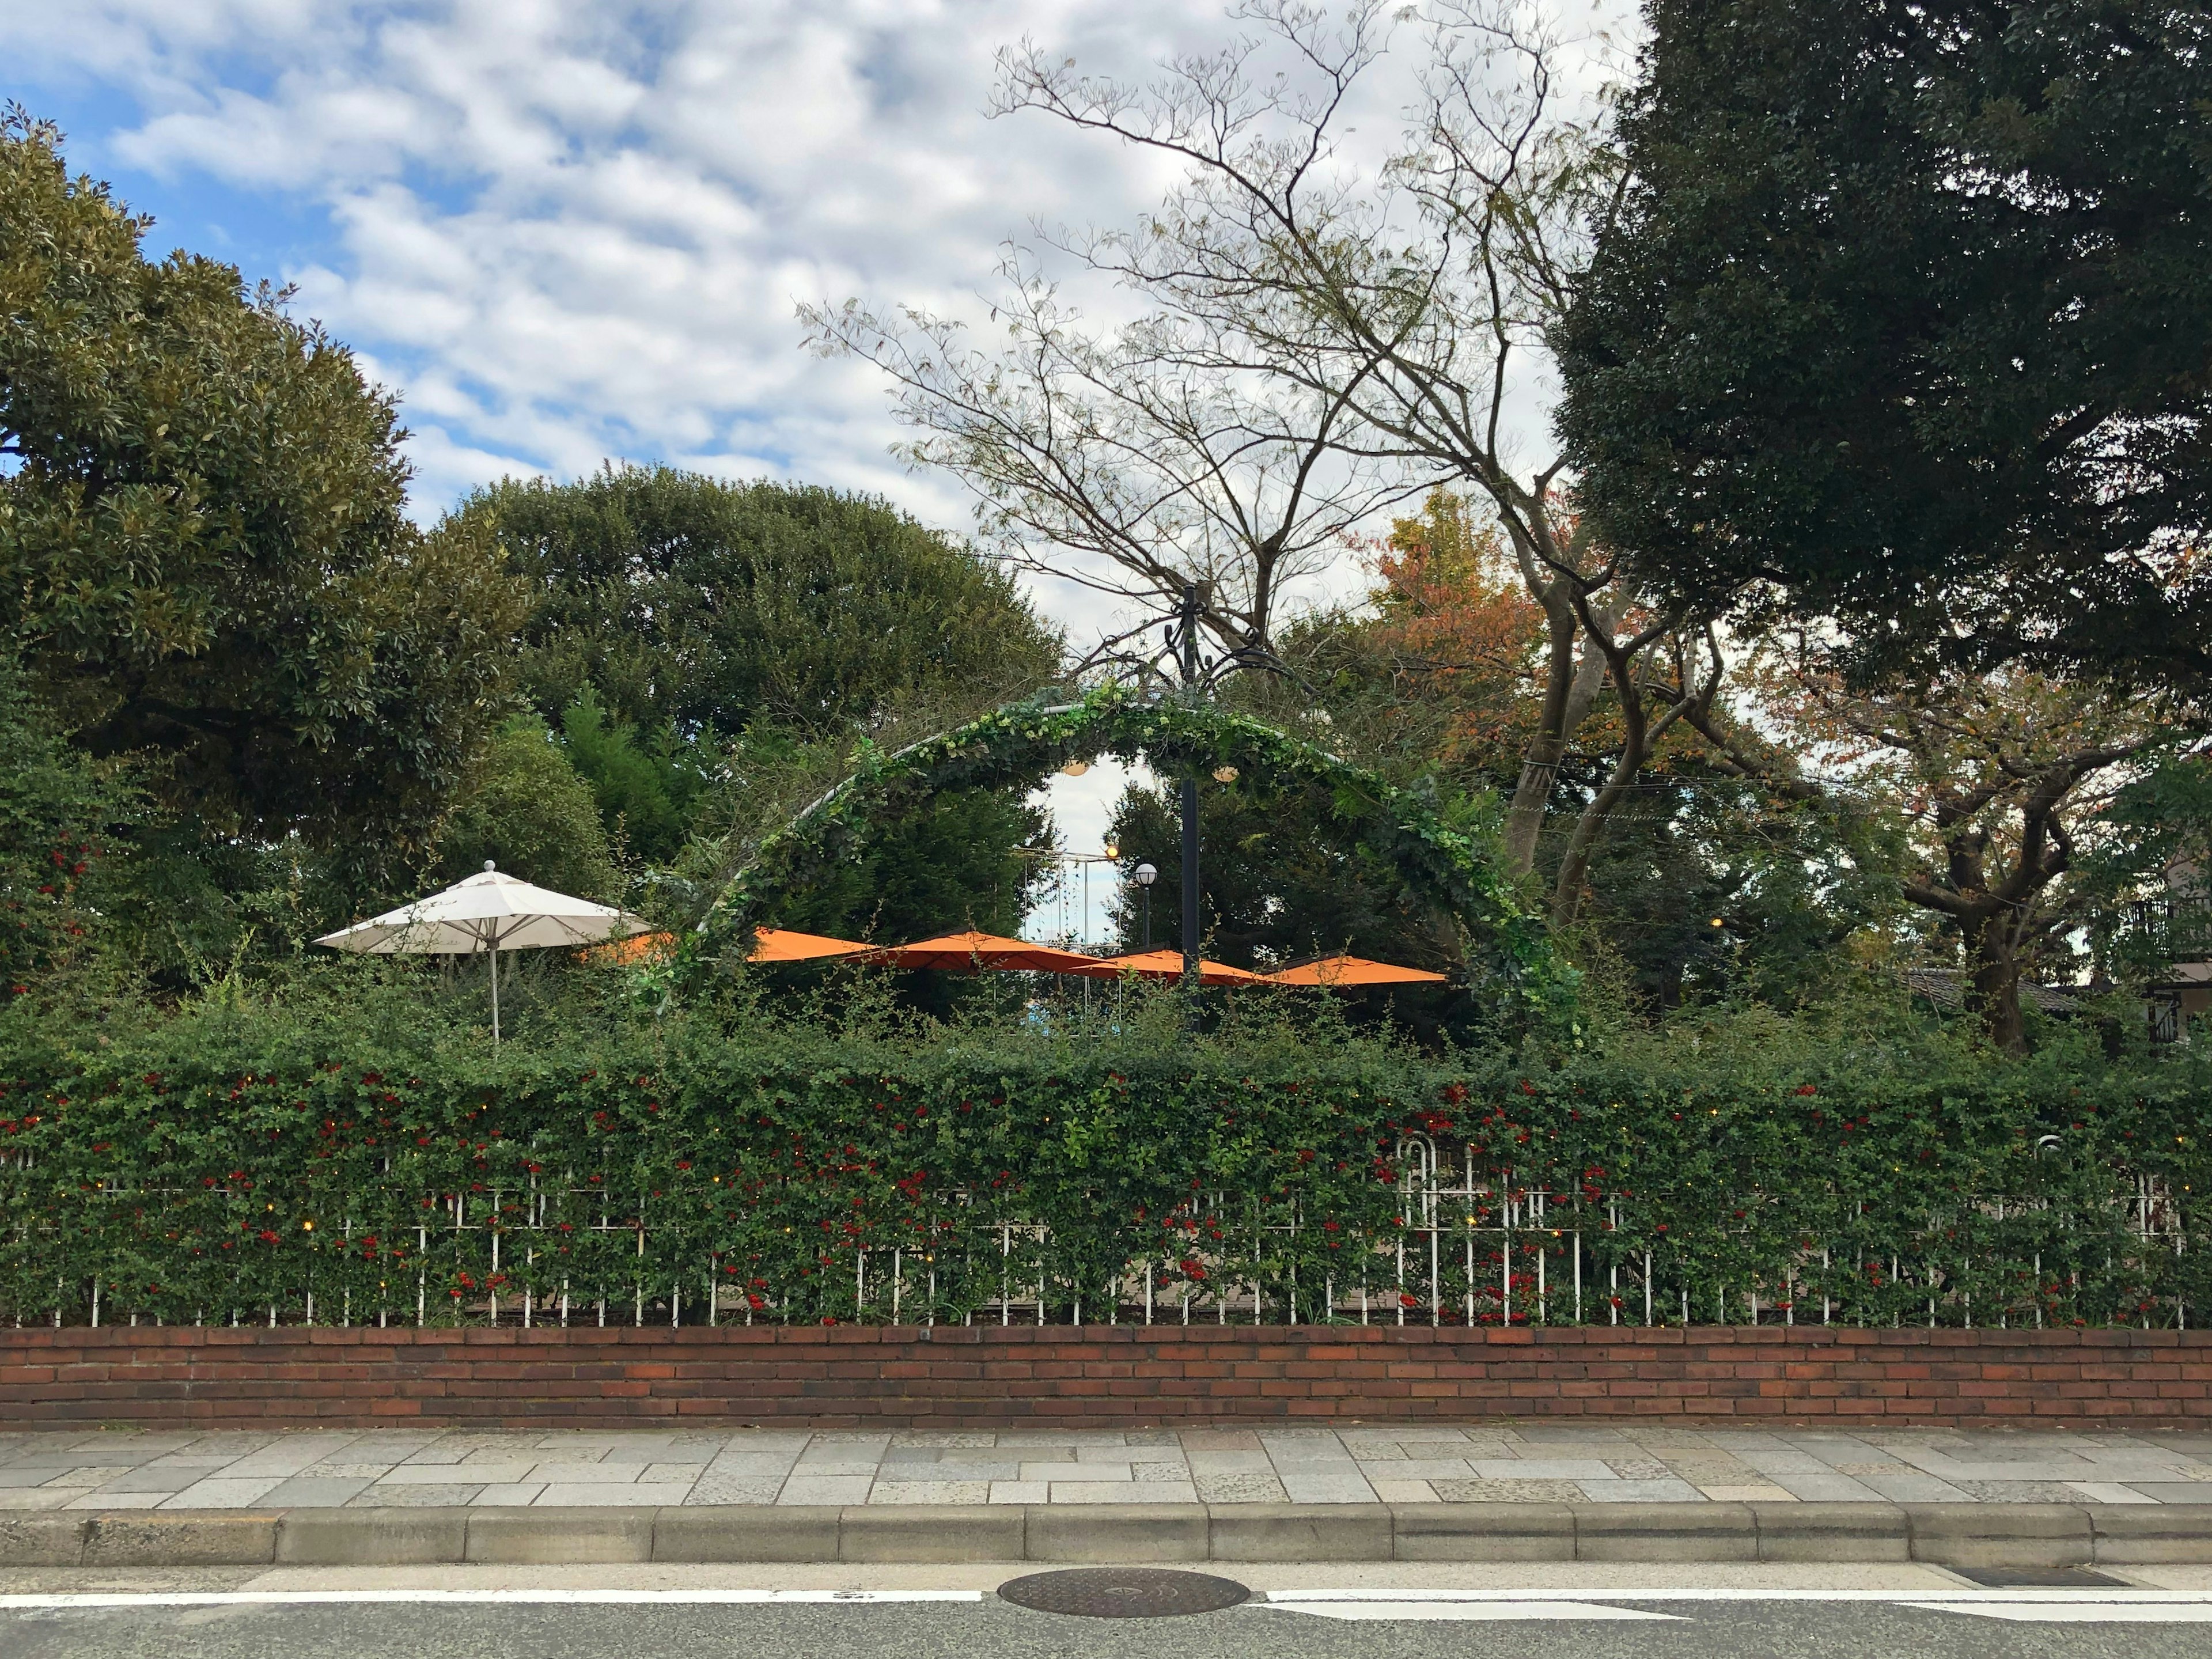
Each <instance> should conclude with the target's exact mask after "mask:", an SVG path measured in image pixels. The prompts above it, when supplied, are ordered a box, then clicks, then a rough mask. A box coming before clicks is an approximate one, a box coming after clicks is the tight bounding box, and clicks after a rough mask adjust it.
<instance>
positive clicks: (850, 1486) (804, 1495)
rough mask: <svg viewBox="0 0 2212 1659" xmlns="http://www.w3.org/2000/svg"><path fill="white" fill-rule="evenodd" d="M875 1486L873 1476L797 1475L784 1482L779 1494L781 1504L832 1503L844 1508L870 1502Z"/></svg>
mask: <svg viewBox="0 0 2212 1659" xmlns="http://www.w3.org/2000/svg"><path fill="white" fill-rule="evenodd" d="M874 1484H875V1481H874V1479H873V1477H872V1476H870V1475H866V1474H834V1475H798V1474H794V1475H793V1476H792V1477H791V1479H790V1480H787V1481H785V1482H784V1483H783V1488H782V1490H781V1491H780V1492H777V1493H776V1498H775V1501H776V1502H777V1503H778V1504H830V1505H834V1506H836V1507H839V1508H842V1507H843V1506H844V1505H845V1504H865V1503H866V1502H867V1501H868V1488H869V1487H870V1486H873V1485H874Z"/></svg>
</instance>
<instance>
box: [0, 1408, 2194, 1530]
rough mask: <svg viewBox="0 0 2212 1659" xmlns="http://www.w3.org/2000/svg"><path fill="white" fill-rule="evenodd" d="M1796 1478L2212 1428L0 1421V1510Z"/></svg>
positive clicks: (1420, 1488)
mask: <svg viewBox="0 0 2212 1659" xmlns="http://www.w3.org/2000/svg"><path fill="white" fill-rule="evenodd" d="M1793 1500H1799V1501H1809V1502H1821V1501H1826V1502H1845V1503H1850V1502H1864V1503H1905V1504H1926V1503H1936V1504H1942V1503H1951V1504H1956V1503H1984V1504H2022V1503H2027V1504H2179V1503H2204V1502H2212V1431H2205V1432H2201V1433H2192V1432H2177V1433H2157V1432H2138V1433H2133V1434H2120V1433H2112V1434H2100V1433H2071V1432H2058V1431H2019V1432H2009V1433H2008V1432H1990V1433H1968V1432H1960V1431H1954V1430H1936V1429H1924V1430H1860V1431H1850V1432H1846V1431H1819V1430H1802V1431H1799V1430H1782V1429H1778V1430H1772V1431H1763V1432H1762V1431H1746V1430H1738V1429H1686V1428H1668V1427H1663V1426H1656V1425H1655V1426H1650V1427H1644V1426H1640V1425H1638V1426H1624V1427H1621V1428H1619V1429H1608V1428H1606V1427H1603V1426H1601V1425H1578V1424H1577V1425H1565V1424H1562V1425H1549V1424H1541V1423H1531V1422H1516V1423H1506V1424H1482V1423H1479V1424H1471V1425H1465V1426H1462V1427H1458V1428H1440V1427H1437V1426H1434V1425H1426V1424H1424V1425H1411V1424H1401V1425H1389V1424H1376V1425H1364V1426H1360V1427H1356V1428H1355V1427H1346V1428H1343V1429H1338V1430H1331V1429H1325V1428H1311V1429H1300V1428H1273V1427H1269V1428H1259V1429H1225V1428H1206V1429H1181V1430H1175V1429H1160V1430H1149V1431H1129V1432H1126V1433H1115V1432H1089V1431H1074V1430H1068V1431H1059V1430H1042V1429H1036V1430H1000V1431H988V1430H982V1431H975V1432H973V1433H952V1432H930V1431H910V1432H888V1431H886V1432H879V1433H872V1434H871V1433H857V1434H807V1433H805V1432H803V1431H771V1430H743V1429H739V1430H727V1431H720V1430H706V1431H672V1430H671V1431H668V1432H665V1433H657V1432H652V1431H622V1432H609V1433H581V1432H575V1431H565V1432H555V1433H546V1434H538V1433H532V1432H528V1431H520V1432H471V1431H435V1430H427V1429H426V1430H371V1431H269V1432H264V1433H251V1432H234V1431H227V1432H221V1433H207V1434H198V1433H191V1432H179V1433H155V1432H132V1431H88V1432H83V1433H59V1434H55V1433H0V1510H105V1511H109V1512H113V1511H116V1510H126V1509H160V1510H224V1509H246V1508H253V1509H263V1510H266V1509H276V1508H284V1509H313V1508H331V1507H336V1506H340V1505H343V1506H345V1507H348V1508H353V1509H362V1508H400V1507H418V1508H419V1507H450V1506H455V1505H463V1504H470V1505H483V1506H516V1505H528V1504H543V1505H547V1506H559V1507H574V1506H577V1505H586V1504H607V1505H624V1506H644V1505H653V1506H659V1505H678V1504H805V1505H823V1504H835V1505H850V1504H1162V1503H1166V1504H1191V1503H1205V1504H1245V1503H1250V1504H1282V1503H1293V1504H1428V1503H1437V1502H1442V1503H1449V1504H1462V1503H1465V1504H1480V1503H1486V1502H1487V1503H1545V1502H1550V1503H1570V1504H1583V1503H1608V1502H1613V1503H1653V1502H1660V1503H1669V1502H1672V1503H1683V1504H1699V1503H1715V1502H1720V1503H1728V1502H1735V1503H1745V1502H1759V1503H1788V1502H1790V1501H1793Z"/></svg>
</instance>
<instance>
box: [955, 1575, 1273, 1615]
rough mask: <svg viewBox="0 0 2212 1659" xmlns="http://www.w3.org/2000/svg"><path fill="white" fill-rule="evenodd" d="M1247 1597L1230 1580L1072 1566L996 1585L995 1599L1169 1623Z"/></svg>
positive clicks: (1042, 1608)
mask: <svg viewBox="0 0 2212 1659" xmlns="http://www.w3.org/2000/svg"><path fill="white" fill-rule="evenodd" d="M1251 1593H1252V1592H1251V1591H1249V1590H1248V1589H1245V1588H1244V1586H1243V1585H1242V1584H1240V1583H1237V1581H1236V1580H1235V1579H1233V1578H1216V1577H1213V1576H1212V1575H1211V1574H1210V1573H1203V1572H1176V1571H1170V1569H1168V1568H1165V1567H1076V1568H1073V1569H1070V1570H1069V1571H1066V1572H1033V1573H1031V1574H1030V1575H1029V1576H1028V1577H1026V1578H1016V1579H1012V1580H1011V1581H1009V1582H1008V1583H1004V1584H1001V1585H1000V1586H999V1599H1000V1600H1001V1601H1012V1603H1013V1604H1014V1605H1015V1606H1017V1607H1035V1608H1036V1610H1037V1611H1038V1612H1039V1613H1077V1614H1079V1615H1081V1616H1082V1617H1084V1618H1086V1619H1172V1618H1175V1617H1176V1616H1177V1615H1178V1614H1181V1613H1218V1612H1219V1611H1220V1610H1221V1609H1222V1608H1223V1607H1235V1606H1236V1605H1237V1603H1238V1602H1240V1601H1243V1599H1244V1598H1245V1597H1246V1596H1248V1595H1250V1594H1251Z"/></svg>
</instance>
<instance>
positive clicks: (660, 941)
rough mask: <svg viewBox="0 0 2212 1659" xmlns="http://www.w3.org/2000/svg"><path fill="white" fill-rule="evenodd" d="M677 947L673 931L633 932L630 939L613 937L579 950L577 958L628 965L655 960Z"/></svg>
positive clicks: (616, 965)
mask: <svg viewBox="0 0 2212 1659" xmlns="http://www.w3.org/2000/svg"><path fill="white" fill-rule="evenodd" d="M675 948H676V935H675V934H673V933H632V934H631V935H630V936H629V938H628V939H611V940H609V941H608V942H607V943H606V944H605V945H592V947H591V948H590V949H588V950H584V951H577V952H576V960H577V961H579V962H596V963H605V964H608V965H611V966H614V967H628V966H629V965H630V964H631V963H639V962H652V961H655V960H657V959H659V957H665V956H666V955H667V954H668V953H669V952H670V951H673V950H674V949H675Z"/></svg>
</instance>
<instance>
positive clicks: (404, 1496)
mask: <svg viewBox="0 0 2212 1659" xmlns="http://www.w3.org/2000/svg"><path fill="white" fill-rule="evenodd" d="M482 1491H483V1487H482V1486H386V1485H385V1484H384V1483H383V1482H382V1481H379V1482H377V1484H376V1485H374V1486H371V1487H370V1488H369V1489H368V1491H367V1492H362V1494H361V1495H360V1496H359V1497H358V1498H348V1499H346V1503H345V1506H346V1508H348V1509H349V1510H370V1509H375V1510H396V1509H415V1510H431V1509H442V1508H459V1507H461V1506H463V1505H465V1504H468V1503H470V1502H471V1500H472V1499H474V1498H475V1497H476V1495H477V1493H478V1492H482Z"/></svg>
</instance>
